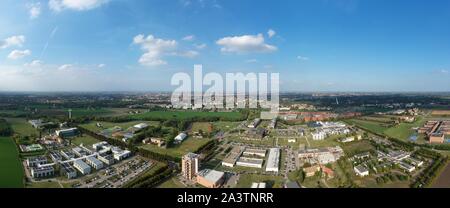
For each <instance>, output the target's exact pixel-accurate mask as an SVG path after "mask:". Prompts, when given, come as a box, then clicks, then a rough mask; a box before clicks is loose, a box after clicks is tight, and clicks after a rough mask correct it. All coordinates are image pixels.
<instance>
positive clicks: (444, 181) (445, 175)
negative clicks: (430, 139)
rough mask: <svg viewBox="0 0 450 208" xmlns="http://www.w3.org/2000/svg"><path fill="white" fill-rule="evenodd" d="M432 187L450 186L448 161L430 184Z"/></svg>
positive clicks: (449, 164)
mask: <svg viewBox="0 0 450 208" xmlns="http://www.w3.org/2000/svg"><path fill="white" fill-rule="evenodd" d="M431 187H432V188H450V163H447V165H446V166H445V168H444V170H443V171H442V172H441V174H440V175H439V177H437V178H436V179H435V180H434V182H433V184H432V186H431Z"/></svg>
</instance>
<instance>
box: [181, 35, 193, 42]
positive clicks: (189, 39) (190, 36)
mask: <svg viewBox="0 0 450 208" xmlns="http://www.w3.org/2000/svg"><path fill="white" fill-rule="evenodd" d="M183 40H184V41H193V40H195V35H188V36H186V37H184V38H183Z"/></svg>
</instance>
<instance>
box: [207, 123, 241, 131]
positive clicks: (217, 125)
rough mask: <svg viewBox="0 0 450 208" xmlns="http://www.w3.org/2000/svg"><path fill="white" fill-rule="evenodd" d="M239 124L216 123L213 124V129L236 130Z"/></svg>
mask: <svg viewBox="0 0 450 208" xmlns="http://www.w3.org/2000/svg"><path fill="white" fill-rule="evenodd" d="M240 123H241V122H231V121H216V122H214V123H213V124H214V129H217V130H222V131H229V130H231V129H234V128H236V127H237V126H238V125H239V124H240Z"/></svg>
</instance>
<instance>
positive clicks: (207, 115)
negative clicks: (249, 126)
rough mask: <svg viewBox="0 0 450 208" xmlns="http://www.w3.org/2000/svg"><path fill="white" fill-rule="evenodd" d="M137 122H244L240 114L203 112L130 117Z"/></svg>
mask: <svg viewBox="0 0 450 208" xmlns="http://www.w3.org/2000/svg"><path fill="white" fill-rule="evenodd" d="M130 117H131V118H132V119H137V120H150V121H151V120H168V119H181V120H183V119H193V118H200V119H211V118H218V119H224V120H243V119H244V118H243V115H242V114H241V113H239V112H201V111H150V112H146V113H141V114H136V115H131V116H130Z"/></svg>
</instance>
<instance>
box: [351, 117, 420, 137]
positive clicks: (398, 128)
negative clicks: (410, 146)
mask: <svg viewBox="0 0 450 208" xmlns="http://www.w3.org/2000/svg"><path fill="white" fill-rule="evenodd" d="M347 122H348V123H350V124H354V125H356V126H359V127H362V128H365V129H368V130H370V131H372V132H376V133H378V134H382V135H386V136H388V137H392V138H397V139H401V140H404V141H409V138H410V136H412V135H413V134H415V132H416V131H415V130H413V128H414V127H421V126H423V124H424V123H425V122H426V119H425V118H423V117H418V118H417V120H416V121H415V122H413V123H400V124H398V125H395V126H393V127H390V128H388V127H385V126H383V125H385V124H384V123H381V122H376V121H365V120H359V119H350V120H347ZM417 142H419V143H424V142H425V140H424V138H423V136H420V135H419V139H418V140H417Z"/></svg>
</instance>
